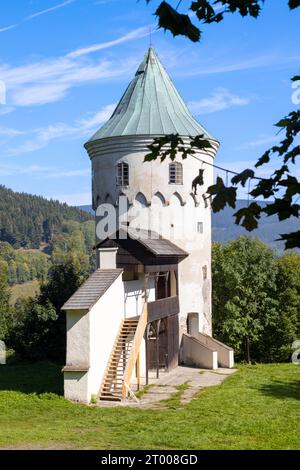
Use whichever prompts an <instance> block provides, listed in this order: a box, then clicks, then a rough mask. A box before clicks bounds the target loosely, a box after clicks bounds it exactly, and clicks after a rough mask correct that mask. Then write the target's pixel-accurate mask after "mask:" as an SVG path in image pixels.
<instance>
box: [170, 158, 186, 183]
mask: <svg viewBox="0 0 300 470" xmlns="http://www.w3.org/2000/svg"><path fill="white" fill-rule="evenodd" d="M169 184H183V171H182V164H181V163H178V162H175V163H170V165H169Z"/></svg>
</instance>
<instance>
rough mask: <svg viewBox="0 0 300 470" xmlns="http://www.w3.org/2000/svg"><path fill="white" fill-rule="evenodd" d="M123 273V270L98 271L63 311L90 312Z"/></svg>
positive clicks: (74, 295) (73, 296) (81, 287)
mask: <svg viewBox="0 0 300 470" xmlns="http://www.w3.org/2000/svg"><path fill="white" fill-rule="evenodd" d="M122 271H123V270H122V269H97V270H96V271H95V272H94V273H93V274H92V275H91V276H90V277H89V278H88V280H87V281H86V282H85V283H84V284H82V286H80V287H79V289H78V290H77V291H76V292H75V294H73V295H72V297H70V298H69V300H67V302H66V303H65V304H64V305H63V307H62V310H90V309H91V308H92V307H93V305H95V303H96V302H97V301H98V300H99V299H100V298H101V297H102V296H103V294H104V293H105V292H106V291H107V289H108V288H109V287H110V286H111V285H112V283H113V282H114V281H115V280H116V279H117V278H118V277H119V275H120V274H121V273H122Z"/></svg>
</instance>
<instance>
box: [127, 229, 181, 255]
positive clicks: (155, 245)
mask: <svg viewBox="0 0 300 470" xmlns="http://www.w3.org/2000/svg"><path fill="white" fill-rule="evenodd" d="M129 236H130V238H131V239H134V240H138V241H139V242H140V243H141V244H142V245H143V246H144V247H145V248H147V250H149V251H151V253H153V254H154V255H155V256H182V257H186V256H188V253H187V252H186V251H184V250H183V249H182V248H179V246H177V245H175V244H174V243H172V242H170V240H167V239H166V238H163V237H162V236H161V235H159V234H158V233H157V232H154V231H153V230H152V231H151V230H139V234H138V235H137V236H135V235H133V233H132V232H129Z"/></svg>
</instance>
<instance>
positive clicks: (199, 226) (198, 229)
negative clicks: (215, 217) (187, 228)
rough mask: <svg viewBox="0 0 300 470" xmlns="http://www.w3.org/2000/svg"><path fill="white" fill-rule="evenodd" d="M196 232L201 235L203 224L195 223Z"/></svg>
mask: <svg viewBox="0 0 300 470" xmlns="http://www.w3.org/2000/svg"><path fill="white" fill-rule="evenodd" d="M197 232H198V233H203V222H197Z"/></svg>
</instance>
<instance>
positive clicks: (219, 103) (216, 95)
mask: <svg viewBox="0 0 300 470" xmlns="http://www.w3.org/2000/svg"><path fill="white" fill-rule="evenodd" d="M249 103H250V99H249V98H245V97H242V96H238V95H235V94H234V93H231V92H230V91H229V90H227V89H226V88H216V89H215V90H214V91H213V92H212V94H211V96H210V97H208V98H202V99H201V100H198V101H190V102H189V103H188V107H189V109H190V110H191V112H192V113H193V114H195V115H199V114H208V113H215V112H216V111H222V110H224V109H228V108H232V107H233V106H245V105H247V104H249Z"/></svg>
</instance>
